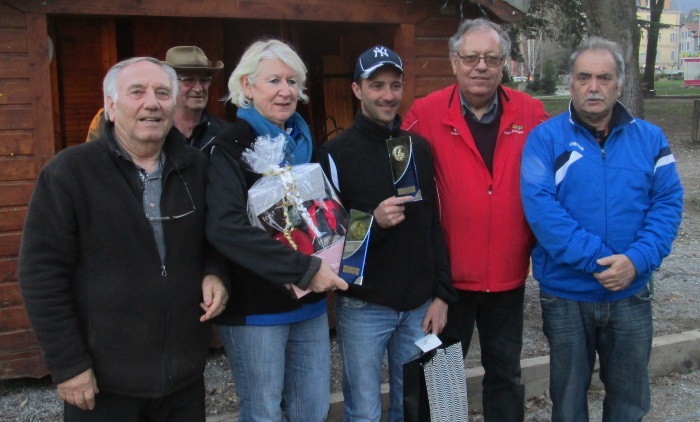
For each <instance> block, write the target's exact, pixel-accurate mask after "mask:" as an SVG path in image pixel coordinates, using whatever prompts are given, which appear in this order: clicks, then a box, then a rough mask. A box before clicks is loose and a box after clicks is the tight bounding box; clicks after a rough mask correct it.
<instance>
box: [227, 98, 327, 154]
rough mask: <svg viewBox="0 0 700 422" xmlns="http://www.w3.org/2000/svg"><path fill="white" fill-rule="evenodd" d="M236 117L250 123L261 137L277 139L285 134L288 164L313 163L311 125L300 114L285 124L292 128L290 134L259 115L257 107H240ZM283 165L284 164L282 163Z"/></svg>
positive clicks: (294, 115) (286, 126)
mask: <svg viewBox="0 0 700 422" xmlns="http://www.w3.org/2000/svg"><path fill="white" fill-rule="evenodd" d="M236 116H238V118H239V119H243V120H245V121H246V122H248V123H249V124H250V125H251V126H252V127H253V130H254V131H255V133H256V134H257V135H258V136H260V135H270V136H271V137H273V138H275V137H277V135H279V134H280V133H281V134H284V136H285V137H286V138H287V144H286V146H285V151H284V161H285V163H287V164H290V165H294V164H307V163H309V162H310V161H311V153H312V152H313V141H311V133H310V132H309V125H307V124H306V122H305V121H304V119H302V117H301V116H300V115H299V113H296V112H295V113H294V114H293V115H292V117H290V118H289V120H287V122H286V123H285V124H284V127H285V128H291V131H290V133H287V132H286V131H283V130H282V129H280V128H278V127H277V126H275V125H274V124H272V122H270V121H269V120H267V119H266V118H265V117H263V115H262V114H260V113H258V111H257V110H256V109H255V107H248V108H243V107H239V108H238V112H236ZM280 164H283V163H280Z"/></svg>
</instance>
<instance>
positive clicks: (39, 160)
mask: <svg viewBox="0 0 700 422" xmlns="http://www.w3.org/2000/svg"><path fill="white" fill-rule="evenodd" d="M46 25H47V23H46V15H44V14H38V13H32V14H29V15H27V49H28V51H27V62H28V65H29V83H30V85H31V87H32V98H33V99H34V101H33V104H32V111H33V113H32V126H33V127H34V153H35V154H36V155H35V158H36V160H35V174H34V177H36V174H38V173H39V170H41V168H42V167H43V166H44V164H46V162H47V161H48V160H50V159H51V158H52V157H53V156H54V154H55V152H54V139H53V135H54V132H53V113H52V111H51V110H52V106H53V100H52V98H51V82H50V81H51V79H50V74H51V69H50V67H49V34H48V32H47V27H46Z"/></svg>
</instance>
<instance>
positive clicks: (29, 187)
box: [0, 181, 34, 280]
mask: <svg viewBox="0 0 700 422" xmlns="http://www.w3.org/2000/svg"><path fill="white" fill-rule="evenodd" d="M32 191H34V182H14V181H13V182H0V207H11V206H16V205H27V204H28V203H29V198H31V196H32ZM0 280H4V279H3V278H2V264H1V263H0Z"/></svg>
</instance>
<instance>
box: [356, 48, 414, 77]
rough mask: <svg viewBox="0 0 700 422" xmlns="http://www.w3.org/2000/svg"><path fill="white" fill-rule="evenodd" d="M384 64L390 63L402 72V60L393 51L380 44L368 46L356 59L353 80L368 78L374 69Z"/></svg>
mask: <svg viewBox="0 0 700 422" xmlns="http://www.w3.org/2000/svg"><path fill="white" fill-rule="evenodd" d="M384 65H392V66H394V67H395V68H397V69H399V71H400V72H401V73H403V62H402V61H401V57H399V55H398V54H396V52H395V51H393V50H391V49H389V48H386V47H382V46H381V45H378V46H375V47H372V48H370V49H369V50H367V51H365V52H364V53H362V54H361V55H360V58H359V59H357V64H356V65H355V79H354V81H355V82H359V81H360V78H364V79H367V78H369V77H370V76H372V73H374V71H375V70H377V69H379V68H380V67H382V66H384Z"/></svg>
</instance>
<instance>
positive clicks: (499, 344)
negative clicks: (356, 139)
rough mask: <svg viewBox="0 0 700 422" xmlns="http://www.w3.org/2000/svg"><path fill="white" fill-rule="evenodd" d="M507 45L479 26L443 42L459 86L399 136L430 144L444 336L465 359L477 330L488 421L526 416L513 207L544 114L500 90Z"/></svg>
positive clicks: (527, 237)
mask: <svg viewBox="0 0 700 422" xmlns="http://www.w3.org/2000/svg"><path fill="white" fill-rule="evenodd" d="M510 46H511V42H510V38H509V37H508V33H507V32H505V31H504V30H503V29H502V28H501V27H500V26H499V25H497V24H494V23H492V22H489V21H487V20H485V19H475V20H467V21H464V22H463V23H462V24H461V25H460V27H459V29H458V31H457V33H456V34H455V35H453V36H452V38H450V41H449V48H450V61H451V63H452V69H453V72H454V74H455V76H456V77H457V83H456V84H454V85H452V86H449V87H447V88H445V89H443V90H441V91H437V92H435V93H432V94H430V95H428V96H427V97H425V98H422V99H419V100H417V101H416V102H415V103H414V104H413V106H412V107H411V109H410V110H409V112H408V115H407V117H406V119H405V120H404V123H403V126H402V127H403V128H404V129H406V130H409V131H411V132H416V133H418V134H420V135H422V136H424V137H425V138H427V139H428V141H429V142H430V144H431V146H432V150H433V155H434V157H435V175H436V179H437V185H438V191H439V194H440V215H441V220H442V225H443V229H444V231H445V237H446V239H447V247H448V250H449V253H450V262H451V269H452V282H453V285H454V287H455V288H456V289H457V292H458V294H459V302H458V303H457V304H456V305H453V306H451V307H450V309H449V315H448V322H447V326H446V327H445V331H444V335H445V336H453V337H457V338H459V339H461V340H462V344H463V350H464V352H465V353H466V351H467V349H468V347H469V343H470V342H471V337H472V333H473V331H474V324H476V326H477V328H478V331H479V341H480V343H481V361H482V364H483V366H484V370H485V374H484V380H483V406H484V418H485V420H486V421H519V420H522V419H523V417H524V386H523V385H522V384H521V383H520V351H521V348H522V333H523V301H524V292H525V279H526V278H527V274H528V268H529V257H530V252H531V250H532V247H533V245H534V237H533V235H532V232H531V231H530V229H529V227H528V224H527V221H525V216H524V214H523V208H522V204H521V202H520V157H521V154H522V150H523V145H524V144H525V139H526V137H527V135H528V133H529V132H530V130H532V129H533V128H534V127H535V126H536V125H538V124H539V123H541V122H542V121H544V120H545V119H546V118H547V117H548V116H547V114H546V113H545V111H544V107H543V106H542V103H541V102H540V101H538V100H535V99H533V98H531V97H529V96H528V95H526V94H523V93H520V92H517V91H514V90H511V89H509V88H506V87H503V86H501V85H500V82H501V78H502V76H503V65H504V62H505V59H506V57H507V56H508V55H509V52H510Z"/></svg>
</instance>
